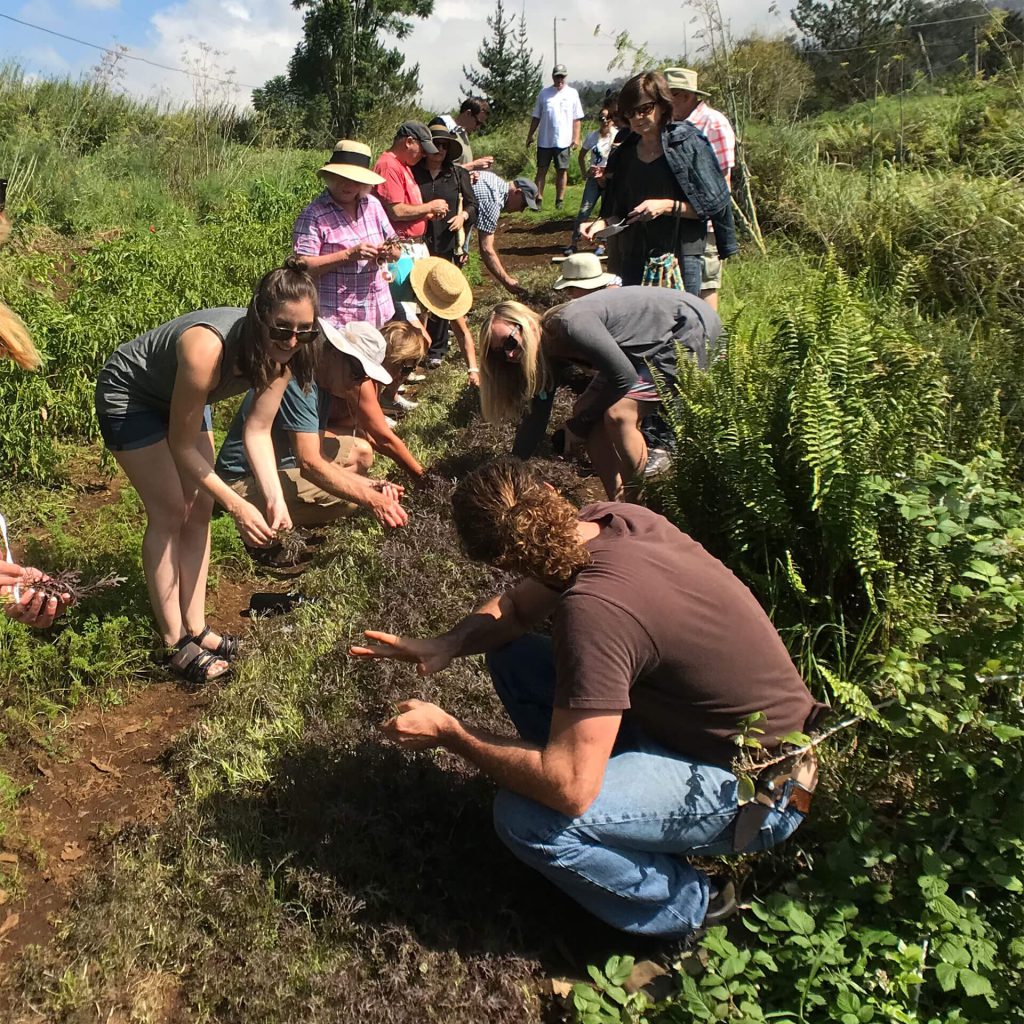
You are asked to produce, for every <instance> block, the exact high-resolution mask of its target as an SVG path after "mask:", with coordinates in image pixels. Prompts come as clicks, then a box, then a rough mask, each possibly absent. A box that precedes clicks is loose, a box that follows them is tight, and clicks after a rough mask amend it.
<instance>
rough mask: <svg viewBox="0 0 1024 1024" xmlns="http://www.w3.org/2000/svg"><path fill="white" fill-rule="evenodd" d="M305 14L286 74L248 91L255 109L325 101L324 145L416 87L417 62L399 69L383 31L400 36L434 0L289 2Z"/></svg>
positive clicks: (398, 56)
mask: <svg viewBox="0 0 1024 1024" xmlns="http://www.w3.org/2000/svg"><path fill="white" fill-rule="evenodd" d="M292 6H293V7H295V8H296V9H297V10H301V11H305V17H304V21H303V26H302V36H303V38H302V42H300V43H299V45H298V46H296V48H295V52H294V53H293V54H292V58H291V60H290V61H289V64H288V75H287V78H286V79H283V78H282V77H281V76H278V78H274V79H271V80H270V81H269V82H267V83H266V85H264V87H263V88H262V89H259V90H257V91H256V93H254V95H253V103H254V105H255V106H256V109H257V110H261V111H265V112H268V114H269V113H271V112H275V113H278V114H280V113H288V112H289V111H290V110H293V109H298V108H302V109H304V110H305V111H306V112H307V114H308V112H309V110H310V108H314V109H315V108H316V107H317V105H318V104H320V103H324V102H326V112H327V117H326V121H327V123H326V124H324V125H323V129H322V130H323V131H324V132H325V134H326V136H327V137H326V138H322V139H320V140H318V141H317V144H319V145H325V144H326V143H327V142H329V141H330V140H331V139H333V138H338V137H341V136H352V135H357V134H358V133H359V129H360V128H361V127H362V126H363V124H364V122H365V120H366V117H367V115H368V113H369V112H370V111H371V110H373V109H375V108H378V109H379V108H381V107H387V106H388V105H393V104H398V103H399V102H402V101H404V100H406V99H407V98H408V97H409V96H410V95H411V94H415V93H416V92H418V91H419V87H420V85H419V64H414V65H413V66H412V67H409V68H407V67H406V66H405V58H404V57H403V55H402V53H401V51H399V50H397V49H395V48H393V47H389V46H387V45H386V44H385V42H384V37H385V36H392V37H394V38H396V39H404V38H406V36H408V35H409V33H410V32H411V31H412V21H411V20H410V19H411V18H426V17H429V15H430V14H431V13H432V12H433V9H434V3H433V0H292Z"/></svg>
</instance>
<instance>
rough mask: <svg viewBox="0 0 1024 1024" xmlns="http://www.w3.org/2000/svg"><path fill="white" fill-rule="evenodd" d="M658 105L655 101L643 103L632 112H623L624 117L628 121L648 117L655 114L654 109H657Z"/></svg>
mask: <svg viewBox="0 0 1024 1024" xmlns="http://www.w3.org/2000/svg"><path fill="white" fill-rule="evenodd" d="M657 105H658V104H657V103H656V102H654V101H653V100H652V101H651V102H650V103H641V104H640V106H639V107H634V108H633V109H632V110H626V111H624V112H623V117H625V118H626V119H627V120H628V121H633V120H635V119H636V118H638V117H647V116H649V115H650V114H653V113H654V108H655V107H657Z"/></svg>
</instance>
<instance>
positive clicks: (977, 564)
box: [969, 558, 999, 576]
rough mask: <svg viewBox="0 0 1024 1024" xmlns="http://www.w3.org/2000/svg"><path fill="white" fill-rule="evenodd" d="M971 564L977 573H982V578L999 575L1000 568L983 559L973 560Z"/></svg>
mask: <svg viewBox="0 0 1024 1024" xmlns="http://www.w3.org/2000/svg"><path fill="white" fill-rule="evenodd" d="M969 564H970V567H971V568H972V569H973V570H974V571H975V572H976V573H980V574H981V575H982V576H998V575H999V567H998V566H995V565H993V564H992V563H991V562H986V561H985V560H984V559H983V558H972V559H971V561H970V563H969Z"/></svg>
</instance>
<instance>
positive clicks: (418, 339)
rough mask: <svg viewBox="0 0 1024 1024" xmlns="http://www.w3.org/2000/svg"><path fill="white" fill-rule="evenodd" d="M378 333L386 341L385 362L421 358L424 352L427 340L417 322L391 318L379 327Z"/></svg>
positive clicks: (402, 361) (399, 361)
mask: <svg viewBox="0 0 1024 1024" xmlns="http://www.w3.org/2000/svg"><path fill="white" fill-rule="evenodd" d="M380 333H381V334H383V335H384V340H385V341H386V342H387V351H386V352H385V354H384V361H385V362H388V363H405V362H408V361H409V360H413V359H416V360H419V359H422V358H423V356H424V355H425V354H426V347H427V342H426V339H425V338H424V337H423V331H422V329H421V328H420V327H419V326H418V325H417V324H414V323H410V322H409V321H408V320H392V321H391V322H390V323H386V324H385V325H384V326H383V327H382V328H381V329H380Z"/></svg>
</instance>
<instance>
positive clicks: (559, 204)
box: [555, 199, 569, 255]
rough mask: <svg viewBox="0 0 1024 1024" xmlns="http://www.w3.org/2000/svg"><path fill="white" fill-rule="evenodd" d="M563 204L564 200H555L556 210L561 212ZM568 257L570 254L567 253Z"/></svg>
mask: <svg viewBox="0 0 1024 1024" xmlns="http://www.w3.org/2000/svg"><path fill="white" fill-rule="evenodd" d="M562 202H563V200H561V199H556V200H555V209H556V210H560V209H561V208H562ZM566 255H569V254H568V253H567V254H566Z"/></svg>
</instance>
